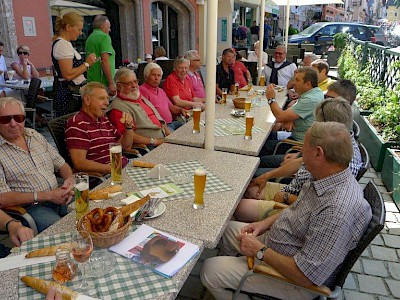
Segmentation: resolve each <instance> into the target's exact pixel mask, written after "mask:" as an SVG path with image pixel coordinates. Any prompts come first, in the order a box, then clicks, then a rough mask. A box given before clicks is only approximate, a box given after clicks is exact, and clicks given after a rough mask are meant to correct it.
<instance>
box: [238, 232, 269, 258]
mask: <svg viewBox="0 0 400 300" xmlns="http://www.w3.org/2000/svg"><path fill="white" fill-rule="evenodd" d="M236 238H237V239H238V241H239V245H240V253H241V254H243V255H247V256H256V254H257V251H258V250H260V249H261V248H262V247H264V246H265V245H264V244H263V243H261V242H260V241H259V240H258V239H257V238H256V237H255V236H254V235H252V234H239V235H238V236H237V237H236Z"/></svg>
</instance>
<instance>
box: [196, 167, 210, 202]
mask: <svg viewBox="0 0 400 300" xmlns="http://www.w3.org/2000/svg"><path fill="white" fill-rule="evenodd" d="M206 179H207V172H206V170H204V169H196V171H194V203H193V208H195V209H202V208H204V197H203V196H204V189H205V187H206Z"/></svg>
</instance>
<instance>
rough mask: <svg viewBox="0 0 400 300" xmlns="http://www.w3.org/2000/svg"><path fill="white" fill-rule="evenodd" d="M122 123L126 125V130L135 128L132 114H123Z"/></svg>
mask: <svg viewBox="0 0 400 300" xmlns="http://www.w3.org/2000/svg"><path fill="white" fill-rule="evenodd" d="M121 123H123V124H124V126H125V128H126V127H132V126H133V118H132V115H131V114H130V113H127V112H124V111H123V112H122V117H121Z"/></svg>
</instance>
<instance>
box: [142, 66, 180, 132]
mask: <svg viewBox="0 0 400 300" xmlns="http://www.w3.org/2000/svg"><path fill="white" fill-rule="evenodd" d="M143 73H144V80H145V82H144V83H143V84H142V85H141V86H140V87H139V90H140V94H141V95H142V96H143V97H144V98H146V99H148V100H149V101H150V102H151V103H152V104H153V105H154V107H155V108H156V109H157V111H158V112H159V114H160V115H161V117H162V118H163V119H164V121H165V122H166V123H167V126H168V128H169V129H170V130H172V131H173V130H175V129H178V128H179V127H181V126H182V125H183V124H184V123H183V122H180V121H177V120H174V116H179V115H186V114H187V111H186V110H185V109H183V108H180V107H179V106H176V105H174V104H172V102H171V100H169V98H168V96H167V94H166V93H165V92H164V90H163V89H161V88H159V87H158V86H159V85H160V82H161V78H162V74H163V71H162V69H161V67H160V66H159V65H158V64H156V63H148V64H147V66H146V67H145V68H144V71H143Z"/></svg>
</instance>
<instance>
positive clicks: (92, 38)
mask: <svg viewBox="0 0 400 300" xmlns="http://www.w3.org/2000/svg"><path fill="white" fill-rule="evenodd" d="M110 31H111V24H110V21H109V20H108V18H107V17H106V16H102V15H99V16H96V17H95V18H94V21H93V32H92V33H91V34H90V35H89V37H88V38H87V40H86V53H94V54H96V57H101V62H100V63H96V64H94V65H93V66H92V67H91V68H89V69H88V70H87V81H88V82H92V81H97V82H101V83H102V84H104V85H105V86H106V87H108V93H109V95H111V96H114V95H115V94H116V86H115V83H114V81H113V78H114V75H115V51H114V48H113V47H112V44H111V37H110V35H109V34H110Z"/></svg>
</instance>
